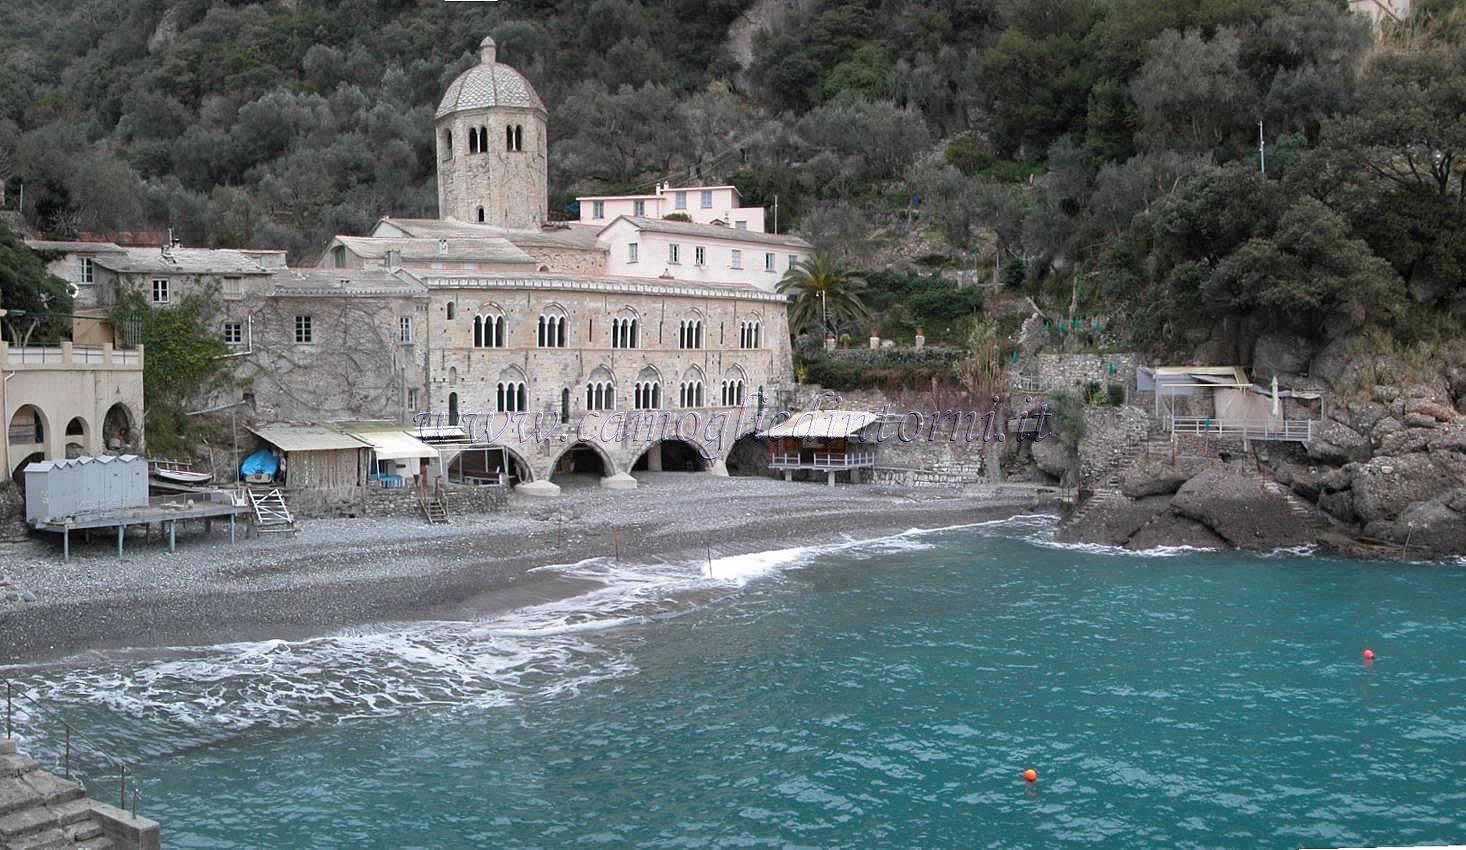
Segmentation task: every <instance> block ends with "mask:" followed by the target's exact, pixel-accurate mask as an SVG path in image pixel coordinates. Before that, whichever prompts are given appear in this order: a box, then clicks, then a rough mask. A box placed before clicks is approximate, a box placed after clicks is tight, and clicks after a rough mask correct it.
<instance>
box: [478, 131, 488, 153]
mask: <svg viewBox="0 0 1466 850" xmlns="http://www.w3.org/2000/svg"><path fill="white" fill-rule="evenodd" d="M478 152H479V153H488V152H489V128H488V127H484V126H482V125H480V126H479V128H478Z"/></svg>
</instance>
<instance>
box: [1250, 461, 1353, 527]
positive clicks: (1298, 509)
mask: <svg viewBox="0 0 1466 850" xmlns="http://www.w3.org/2000/svg"><path fill="white" fill-rule="evenodd" d="M1242 476H1243V477H1244V478H1247V479H1250V480H1252V481H1256V482H1257V483H1258V485H1259V486H1260V487H1262V489H1263V490H1265V491H1267V492H1269V493H1272V494H1273V495H1275V496H1277V497H1278V498H1280V499H1282V500H1283V504H1285V505H1287V506H1288V513H1290V514H1292V515H1293V516H1294V517H1295V518H1296V519H1297V520H1298V521H1299V522H1300V523H1301V524H1302V525H1303V527H1304V528H1311V529H1313V530H1314V531H1322V530H1325V529H1330V528H1333V527H1334V523H1333V522H1332V521H1331V520H1330V518H1329V517H1328V515H1327V514H1325V513H1324V512H1323V511H1321V510H1319V509H1318V508H1317V507H1315V506H1314V505H1312V504H1310V503H1309V502H1307V501H1305V500H1304V499H1302V498H1299V496H1298V494H1297V493H1294V492H1293V488H1292V487H1289V486H1287V485H1285V484H1283V483H1282V482H1280V481H1277V480H1276V479H1274V478H1273V477H1272V476H1271V475H1264V474H1263V473H1262V471H1261V470H1259V469H1258V468H1257V462H1256V461H1255V460H1253V459H1251V458H1249V459H1248V460H1246V461H1244V462H1243V463H1242Z"/></svg>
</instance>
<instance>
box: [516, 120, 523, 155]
mask: <svg viewBox="0 0 1466 850" xmlns="http://www.w3.org/2000/svg"><path fill="white" fill-rule="evenodd" d="M514 149H515V150H517V151H522V150H524V125H523V124H515V125H514Z"/></svg>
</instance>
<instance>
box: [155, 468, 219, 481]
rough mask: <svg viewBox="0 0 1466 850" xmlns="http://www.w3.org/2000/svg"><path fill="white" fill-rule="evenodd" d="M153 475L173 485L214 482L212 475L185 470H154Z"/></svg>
mask: <svg viewBox="0 0 1466 850" xmlns="http://www.w3.org/2000/svg"><path fill="white" fill-rule="evenodd" d="M153 475H154V476H156V477H157V478H159V479H161V480H163V481H168V482H171V483H173V484H207V483H209V482H210V481H213V480H214V475H213V473H210V472H192V471H190V470H187V469H155V470H153Z"/></svg>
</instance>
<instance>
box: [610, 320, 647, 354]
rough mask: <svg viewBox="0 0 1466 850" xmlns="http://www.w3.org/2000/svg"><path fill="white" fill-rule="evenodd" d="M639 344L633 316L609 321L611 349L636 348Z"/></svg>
mask: <svg viewBox="0 0 1466 850" xmlns="http://www.w3.org/2000/svg"><path fill="white" fill-rule="evenodd" d="M640 344H641V339H640V329H639V328H638V327H637V321H636V316H635V314H632V315H629V316H620V317H618V318H615V319H612V320H611V347H612V348H637V347H638V346H640Z"/></svg>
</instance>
